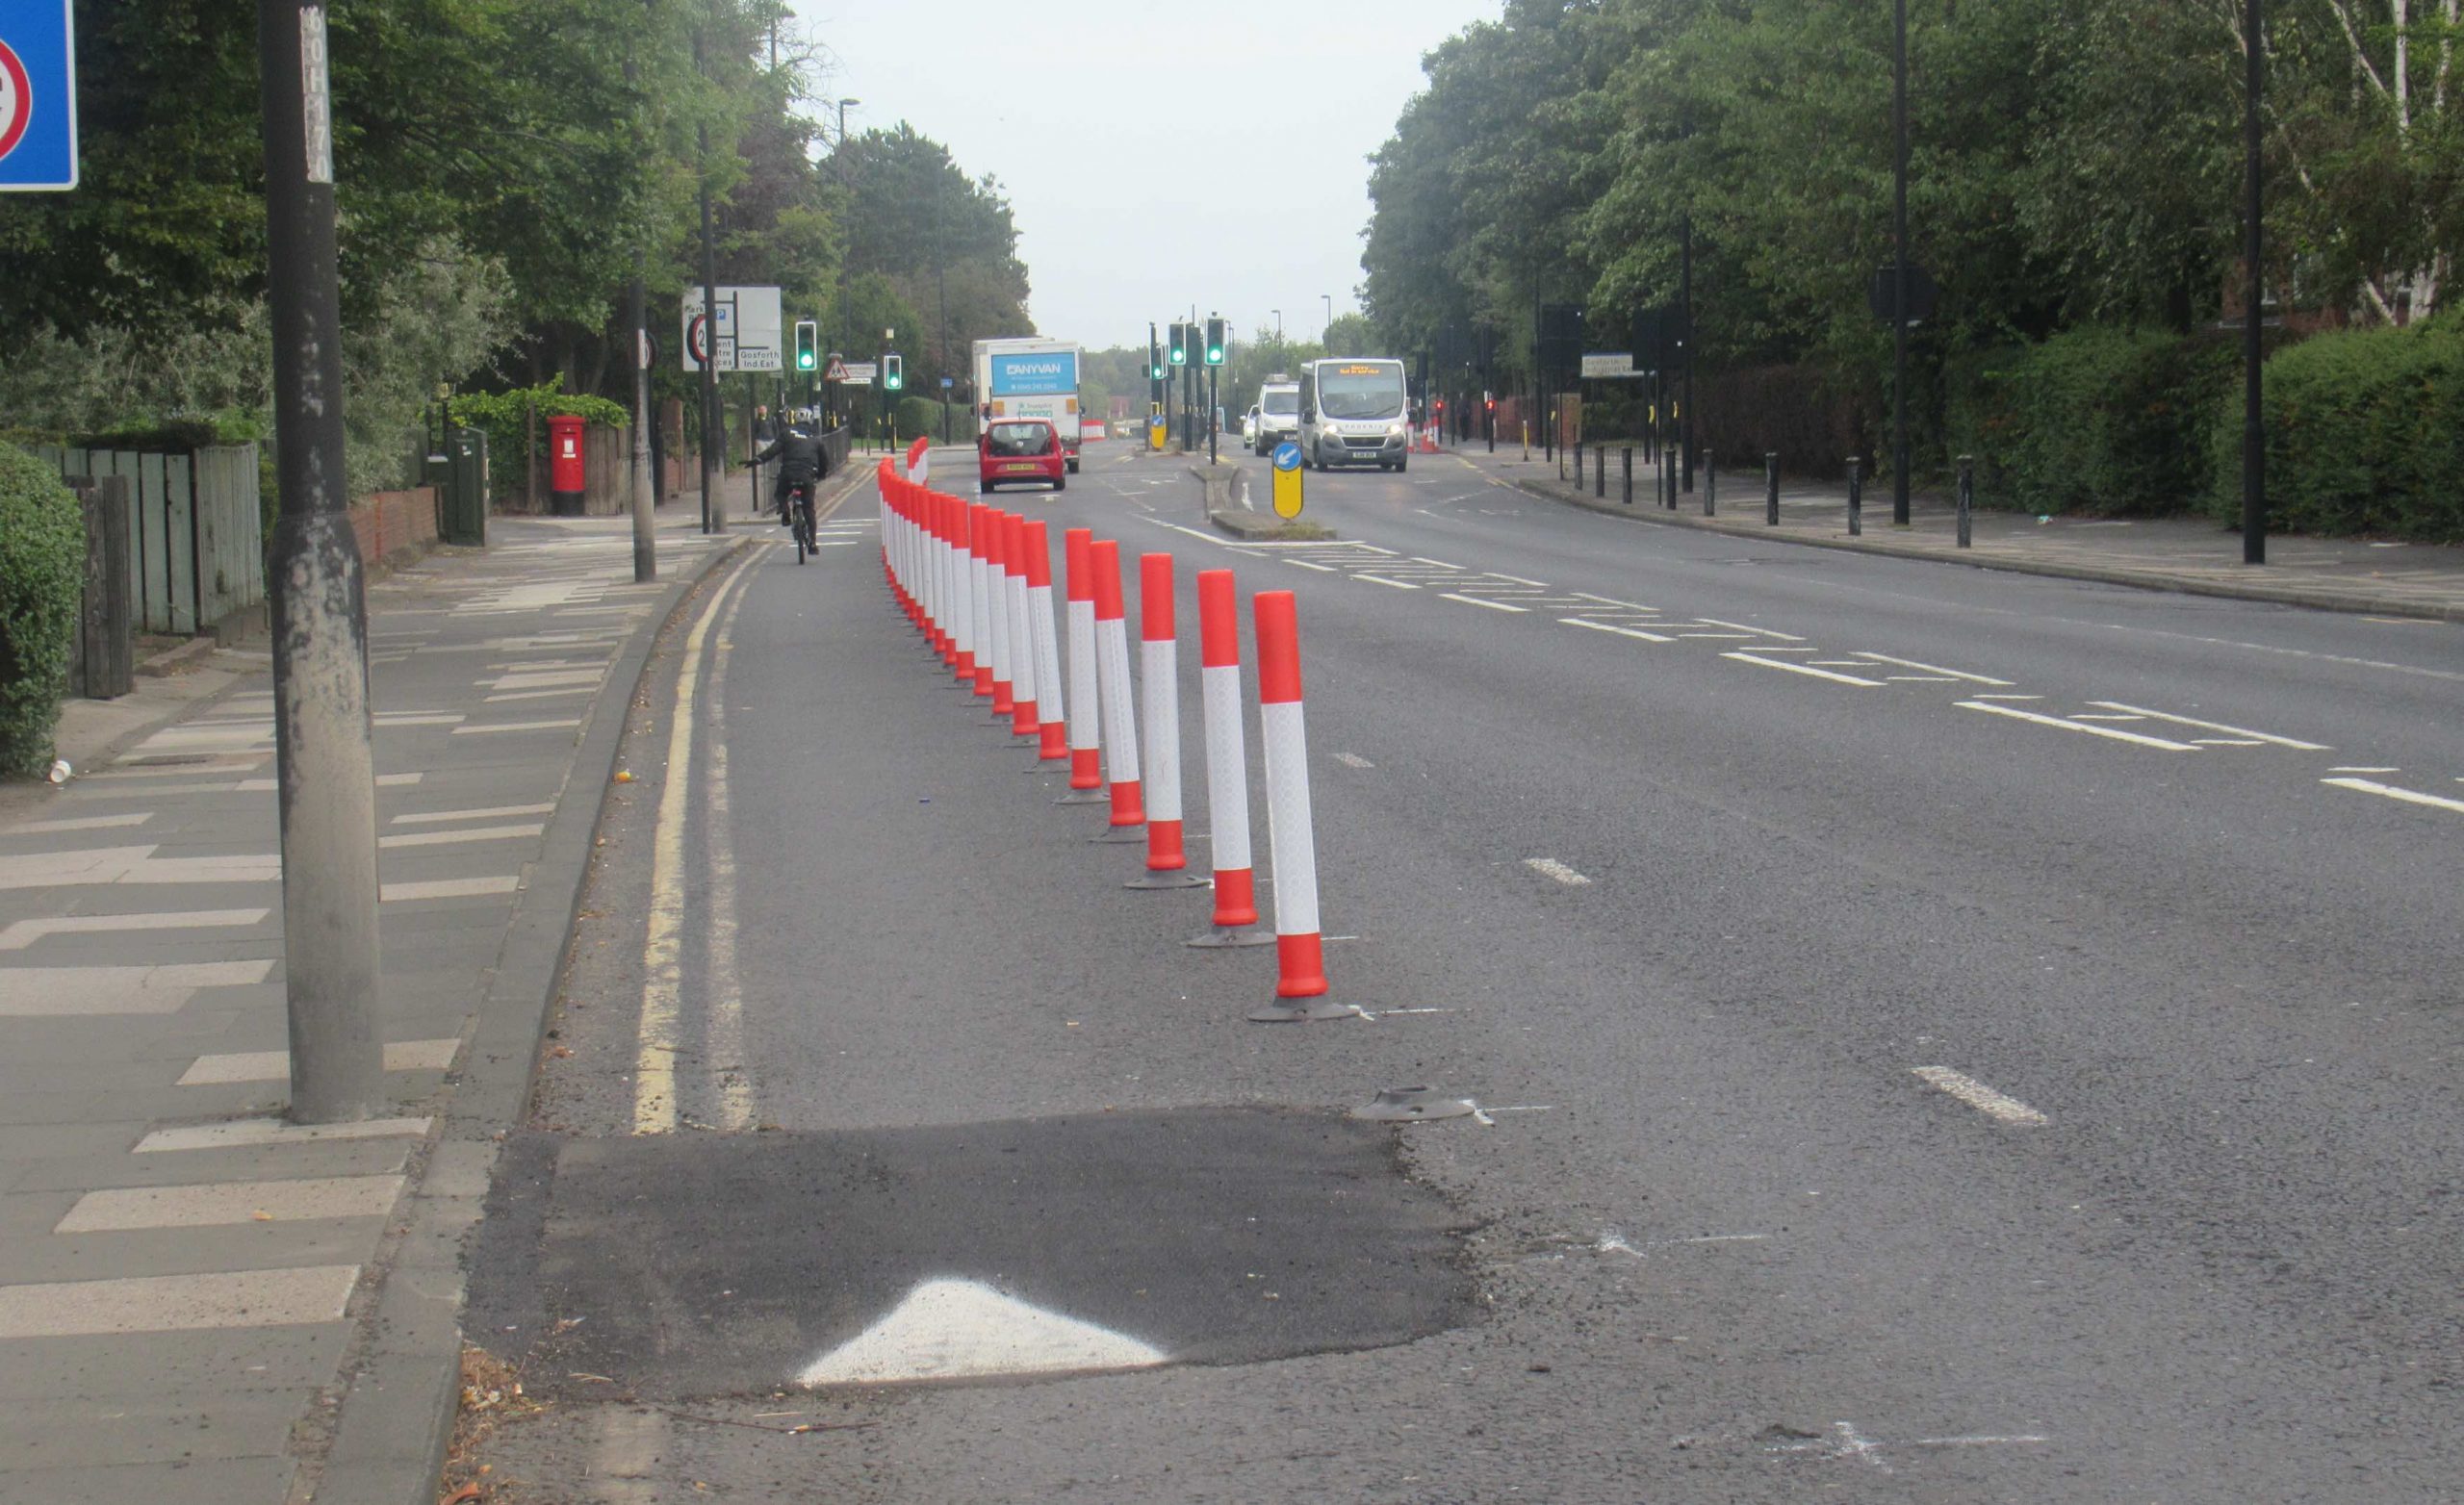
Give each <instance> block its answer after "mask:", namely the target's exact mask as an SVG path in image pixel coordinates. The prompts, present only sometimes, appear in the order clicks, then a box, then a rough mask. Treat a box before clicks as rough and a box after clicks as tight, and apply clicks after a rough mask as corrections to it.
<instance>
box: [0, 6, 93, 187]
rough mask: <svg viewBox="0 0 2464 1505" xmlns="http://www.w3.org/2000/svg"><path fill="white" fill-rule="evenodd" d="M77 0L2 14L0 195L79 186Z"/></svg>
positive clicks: (0, 37)
mask: <svg viewBox="0 0 2464 1505" xmlns="http://www.w3.org/2000/svg"><path fill="white" fill-rule="evenodd" d="M69 4H70V0H60V3H59V4H58V5H57V6H54V5H51V4H49V3H48V0H34V3H33V4H26V5H11V6H9V7H7V8H6V9H5V10H0V193H6V192H19V193H22V192H35V191H46V190H49V191H59V190H63V189H73V188H75V187H76V186H77V85H76V80H77V68H76V65H75V64H74V62H73V61H72V60H73V58H74V55H75V47H74V43H73V40H72V38H73V37H74V32H73V30H72V27H71V24H70V20H69V11H68V8H69Z"/></svg>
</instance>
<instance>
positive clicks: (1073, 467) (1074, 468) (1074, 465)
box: [1069, 458, 1078, 475]
mask: <svg viewBox="0 0 2464 1505" xmlns="http://www.w3.org/2000/svg"><path fill="white" fill-rule="evenodd" d="M1069 473H1070V474H1072V475H1075V474H1077V473H1078V462H1077V460H1075V459H1074V458H1073V459H1072V460H1071V461H1070V462H1069Z"/></svg>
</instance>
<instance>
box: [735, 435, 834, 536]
mask: <svg viewBox="0 0 2464 1505" xmlns="http://www.w3.org/2000/svg"><path fill="white" fill-rule="evenodd" d="M773 460H776V461H778V462H779V476H778V479H777V480H776V481H774V482H773V483H772V484H771V491H772V493H773V496H774V497H775V499H776V500H777V502H778V504H779V525H780V526H781V527H790V526H793V525H794V523H795V514H794V512H793V511H792V510H791V509H790V508H789V506H788V504H787V499H788V497H790V496H792V495H793V494H794V492H795V489H796V488H797V487H798V486H802V487H804V488H805V495H806V496H807V497H810V496H811V495H812V491H813V488H814V487H816V486H818V485H820V484H821V480H822V477H823V476H825V475H827V474H829V473H830V455H829V452H828V451H827V450H825V449H823V448H822V446H821V440H820V439H819V438H818V437H817V436H816V435H815V434H814V433H813V421H812V418H811V414H810V412H809V410H808V411H803V412H799V413H797V414H796V416H795V418H794V420H793V421H791V422H790V423H789V424H788V426H787V431H786V432H785V433H783V434H781V435H780V436H779V437H778V438H777V439H775V440H773V441H771V443H770V446H769V447H767V448H765V449H763V450H762V451H761V452H760V453H759V454H758V455H757V456H755V457H754V463H755V464H757V465H768V464H769V463H770V462H771V461H773Z"/></svg>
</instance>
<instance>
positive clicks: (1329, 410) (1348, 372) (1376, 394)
mask: <svg viewBox="0 0 2464 1505" xmlns="http://www.w3.org/2000/svg"><path fill="white" fill-rule="evenodd" d="M1318 406H1319V408H1320V409H1321V410H1322V412H1323V413H1324V415H1325V416H1326V417H1328V418H1334V419H1351V420H1354V421H1357V420H1361V419H1373V418H1401V417H1402V416H1403V369H1402V368H1401V367H1399V366H1375V365H1371V364H1369V363H1367V362H1362V363H1360V364H1358V365H1351V366H1322V367H1320V368H1319V369H1318Z"/></svg>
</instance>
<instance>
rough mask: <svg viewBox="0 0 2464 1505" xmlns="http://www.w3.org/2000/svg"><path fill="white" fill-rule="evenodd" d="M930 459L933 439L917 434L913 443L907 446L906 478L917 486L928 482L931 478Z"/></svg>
mask: <svg viewBox="0 0 2464 1505" xmlns="http://www.w3.org/2000/svg"><path fill="white" fill-rule="evenodd" d="M932 460H933V441H932V440H930V439H928V438H925V437H923V436H921V435H919V436H917V438H916V441H915V443H913V444H911V445H909V446H907V478H908V479H909V480H911V481H913V482H914V483H915V484H916V485H918V486H923V485H926V484H929V483H930V482H931V480H932V478H933V474H932V471H933V466H932Z"/></svg>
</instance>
